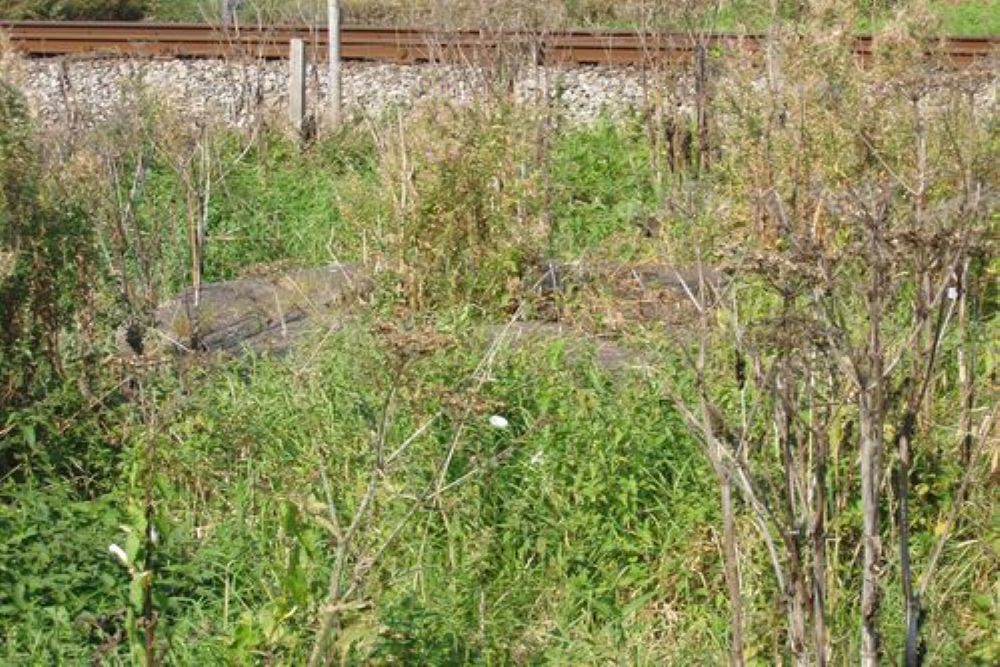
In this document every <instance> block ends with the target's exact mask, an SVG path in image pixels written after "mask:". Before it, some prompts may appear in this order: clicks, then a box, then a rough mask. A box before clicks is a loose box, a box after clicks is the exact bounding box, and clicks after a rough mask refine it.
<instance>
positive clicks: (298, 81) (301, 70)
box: [288, 39, 306, 140]
mask: <svg viewBox="0 0 1000 667" xmlns="http://www.w3.org/2000/svg"><path fill="white" fill-rule="evenodd" d="M289 49H290V53H289V54H288V63H289V72H288V120H289V121H290V122H291V124H292V128H293V129H294V130H295V132H296V133H297V134H298V135H299V139H300V140H301V139H302V138H303V132H304V130H305V123H306V43H305V41H303V40H301V39H293V40H291V43H290V45H289Z"/></svg>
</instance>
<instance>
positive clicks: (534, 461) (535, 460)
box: [530, 449, 545, 466]
mask: <svg viewBox="0 0 1000 667" xmlns="http://www.w3.org/2000/svg"><path fill="white" fill-rule="evenodd" d="M544 461H545V454H544V453H542V450H540V449H539V450H538V451H537V452H535V453H534V454H532V455H531V461H530V463H531V465H533V466H537V465H539V464H541V463H543V462H544Z"/></svg>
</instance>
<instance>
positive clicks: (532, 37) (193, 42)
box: [0, 21, 1000, 65]
mask: <svg viewBox="0 0 1000 667" xmlns="http://www.w3.org/2000/svg"><path fill="white" fill-rule="evenodd" d="M0 32H5V33H7V35H8V38H9V40H10V43H11V44H12V45H13V46H14V47H15V48H16V49H18V50H20V51H22V52H23V53H25V54H27V55H29V56H34V57H44V56H65V55H81V54H86V55H91V56H144V57H159V58H233V57H252V58H265V59H280V58H285V57H287V54H288V43H289V41H290V40H291V39H292V38H301V39H305V40H307V41H308V42H309V43H310V44H311V45H312V46H313V50H314V54H315V55H316V56H317V57H318V58H320V59H322V58H323V57H325V56H324V54H325V52H326V48H325V47H326V45H327V31H326V30H325V29H323V28H314V27H310V26H306V25H277V26H240V27H238V28H229V29H227V28H223V27H221V26H218V25H210V24H199V23H145V22H112V21H76V22H57V21H51V22H50V21H0ZM764 41H765V38H764V36H763V35H737V34H731V33H713V34H710V35H707V36H706V37H705V38H704V39H703V40H702V39H698V38H696V37H692V36H690V35H685V34H681V33H642V32H637V31H628V30H567V31H556V32H533V33H519V32H507V31H500V32H484V31H475V30H461V31H434V30H421V29H411V28H373V27H349V28H345V29H344V31H343V34H342V42H343V50H342V52H343V57H344V58H345V59H347V60H372V61H388V62H395V63H410V64H412V63H421V62H482V61H484V60H489V59H492V58H495V57H496V56H498V55H499V54H502V53H506V52H522V53H525V54H527V55H529V56H530V57H532V58H533V59H534V60H535V61H536V62H538V63H539V64H547V65H633V64H639V63H642V62H647V61H651V60H657V59H669V58H679V57H685V56H689V55H690V54H692V53H693V52H694V51H695V50H696V49H697V48H698V47H699V46H704V47H707V48H723V47H734V48H742V49H747V50H750V51H759V50H760V48H761V46H762V44H763V43H764ZM998 46H1000V38H997V37H951V38H945V39H942V40H940V41H938V42H934V43H928V45H927V51H928V52H929V53H930V52H934V53H940V54H943V55H945V56H947V57H948V58H949V59H950V60H952V61H953V62H956V63H958V64H967V63H970V62H972V61H975V60H979V59H982V58H986V57H990V56H992V55H994V54H996V53H997V50H998ZM874 48H875V43H874V40H873V39H872V38H870V37H857V38H855V42H854V51H855V53H856V54H857V55H858V56H860V57H861V58H867V57H870V56H871V54H872V53H873V50H874Z"/></svg>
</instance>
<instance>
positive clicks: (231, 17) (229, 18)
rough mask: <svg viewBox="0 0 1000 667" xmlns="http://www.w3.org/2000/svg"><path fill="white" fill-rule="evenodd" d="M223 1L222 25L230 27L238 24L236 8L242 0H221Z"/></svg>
mask: <svg viewBox="0 0 1000 667" xmlns="http://www.w3.org/2000/svg"><path fill="white" fill-rule="evenodd" d="M221 2H222V27H224V28H229V27H231V26H233V25H235V24H236V10H237V8H238V7H239V5H240V0H221Z"/></svg>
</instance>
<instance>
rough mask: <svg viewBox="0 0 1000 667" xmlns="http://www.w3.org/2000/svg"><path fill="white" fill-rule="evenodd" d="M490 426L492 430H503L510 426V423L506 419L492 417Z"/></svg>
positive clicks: (499, 416)
mask: <svg viewBox="0 0 1000 667" xmlns="http://www.w3.org/2000/svg"><path fill="white" fill-rule="evenodd" d="M490 426H492V427H493V428H499V429H504V428H507V427H508V426H510V422H508V421H507V419H506V418H505V417H502V416H501V415H492V416H491V417H490Z"/></svg>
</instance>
